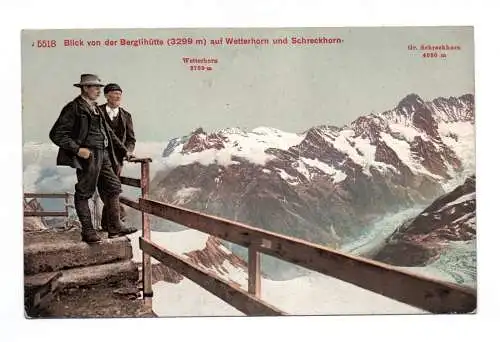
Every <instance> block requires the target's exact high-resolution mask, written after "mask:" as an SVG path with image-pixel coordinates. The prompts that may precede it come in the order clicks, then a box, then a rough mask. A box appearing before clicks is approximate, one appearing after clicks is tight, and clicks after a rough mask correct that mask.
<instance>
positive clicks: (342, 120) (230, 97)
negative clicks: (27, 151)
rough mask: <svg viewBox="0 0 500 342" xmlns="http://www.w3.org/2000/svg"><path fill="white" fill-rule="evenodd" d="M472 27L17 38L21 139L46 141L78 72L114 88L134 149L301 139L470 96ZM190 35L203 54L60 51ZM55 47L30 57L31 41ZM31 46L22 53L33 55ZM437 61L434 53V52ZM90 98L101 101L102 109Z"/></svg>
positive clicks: (188, 50)
mask: <svg viewBox="0 0 500 342" xmlns="http://www.w3.org/2000/svg"><path fill="white" fill-rule="evenodd" d="M473 35H474V33H473V29H472V27H427V28H426V27H398V28H395V27H392V28H309V29H300V28H298V29H279V28H276V29H275V28H272V29H256V28H253V29H243V28H242V29H213V28H206V29H127V30H117V29H114V30H111V29H103V30H42V31H36V30H31V31H23V33H22V92H23V93H22V96H23V113H22V119H23V141H34V142H49V139H48V133H49V130H50V128H51V126H52V124H53V123H54V121H55V120H56V118H57V116H58V115H59V113H60V111H61V109H62V107H63V106H64V105H65V104H66V103H67V102H69V101H70V100H72V99H73V98H74V97H76V96H77V95H78V94H79V90H78V88H75V87H73V86H72V84H73V83H77V82H78V80H79V78H80V74H82V73H95V74H98V75H99V76H100V77H101V79H102V80H103V82H105V83H108V82H116V83H118V84H120V86H121V87H122V88H123V90H124V93H123V106H124V107H125V108H126V109H127V110H129V111H130V112H131V113H132V115H133V120H134V126H135V131H136V136H137V139H138V140H140V141H166V140H169V139H171V138H174V137H177V136H182V135H186V134H188V133H189V132H191V131H192V130H194V129H195V128H197V127H203V128H204V129H205V130H207V131H210V130H214V129H218V128H226V127H241V128H247V129H253V128H255V127H259V126H269V127H274V128H278V129H281V130H284V131H288V132H297V133H298V132H303V131H305V130H307V129H308V128H310V127H312V126H315V125H321V124H332V125H338V126H341V125H344V124H347V123H349V122H351V121H353V120H354V119H356V118H357V117H359V116H361V115H366V114H369V113H370V112H381V111H384V110H387V109H391V108H393V107H395V106H396V105H397V103H398V102H399V100H401V99H402V98H403V97H404V96H406V95H407V94H409V93H417V94H418V95H420V96H421V97H422V98H423V99H424V100H431V99H433V98H436V97H439V96H444V97H449V96H460V95H463V94H465V93H474V42H473ZM231 36H232V37H235V38H236V37H244V38H250V37H258V38H269V39H270V40H271V42H272V38H279V37H288V39H289V40H290V39H291V37H299V36H303V37H318V36H325V37H339V38H342V39H343V43H342V44H336V45H335V44H333V45H309V46H307V45H291V44H289V45H272V44H270V45H262V46H254V45H239V46H229V45H222V46H212V45H210V44H209V41H210V39H217V38H219V37H231ZM169 37H193V38H205V39H207V45H206V46H194V45H193V46H173V47H169V46H149V47H148V46H142V47H106V46H101V47H64V46H63V42H64V39H80V38H81V39H83V40H84V41H85V43H86V40H90V39H97V40H102V41H105V40H106V39H107V38H110V39H120V38H126V39H139V38H161V39H167V38H169ZM42 39H45V40H56V42H57V47H55V48H37V47H36V46H37V40H42ZM33 44H34V45H35V46H32V45H33ZM409 44H414V45H416V46H417V47H419V46H420V45H421V44H448V45H459V46H460V47H461V50H459V51H448V52H447V58H445V59H441V58H423V57H422V56H421V54H422V51H409V50H408V49H407V46H408V45H409ZM439 53H440V51H438V54H439ZM182 57H194V58H203V57H206V58H217V59H218V61H219V63H217V64H211V66H212V67H213V70H212V71H205V72H201V71H197V72H195V71H190V70H189V69H188V68H189V67H188V66H186V65H185V64H184V63H183V62H182ZM104 101H105V99H104V96H103V95H102V96H101V99H100V102H101V103H102V102H104Z"/></svg>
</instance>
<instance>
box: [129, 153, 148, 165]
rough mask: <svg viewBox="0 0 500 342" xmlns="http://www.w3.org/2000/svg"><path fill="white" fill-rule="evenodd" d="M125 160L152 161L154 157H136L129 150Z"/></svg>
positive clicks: (134, 161) (135, 161) (133, 161)
mask: <svg viewBox="0 0 500 342" xmlns="http://www.w3.org/2000/svg"><path fill="white" fill-rule="evenodd" d="M125 160H126V161H128V162H129V163H151V162H152V161H153V159H151V158H149V157H147V158H144V157H143V158H141V157H136V156H135V155H134V154H133V153H132V152H128V153H127V155H126V157H125Z"/></svg>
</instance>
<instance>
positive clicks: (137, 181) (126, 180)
mask: <svg viewBox="0 0 500 342" xmlns="http://www.w3.org/2000/svg"><path fill="white" fill-rule="evenodd" d="M120 181H121V183H122V184H125V185H129V186H135V187H136V188H140V187H141V180H140V179H136V178H130V177H123V176H121V177H120Z"/></svg>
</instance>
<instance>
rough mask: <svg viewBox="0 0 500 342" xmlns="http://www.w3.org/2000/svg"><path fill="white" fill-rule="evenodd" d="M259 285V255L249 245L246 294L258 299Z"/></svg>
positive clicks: (259, 293)
mask: <svg viewBox="0 0 500 342" xmlns="http://www.w3.org/2000/svg"><path fill="white" fill-rule="evenodd" d="M260 284H261V277H260V253H259V252H258V251H257V249H256V248H255V247H254V246H253V245H250V246H249V247H248V292H249V293H251V294H253V295H255V296H257V297H259V298H260V295H261V291H260V289H261V286H260Z"/></svg>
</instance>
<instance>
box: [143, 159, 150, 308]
mask: <svg viewBox="0 0 500 342" xmlns="http://www.w3.org/2000/svg"><path fill="white" fill-rule="evenodd" d="M141 192H142V198H145V199H147V198H148V197H149V161H142V162H141ZM142 238H143V239H145V240H146V241H150V240H151V227H150V220H149V214H146V213H145V212H144V211H142ZM142 284H143V295H144V302H145V304H146V305H147V306H148V307H150V308H151V307H152V305H153V303H152V299H153V282H152V270H151V256H150V255H149V254H147V253H144V251H143V252H142Z"/></svg>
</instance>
